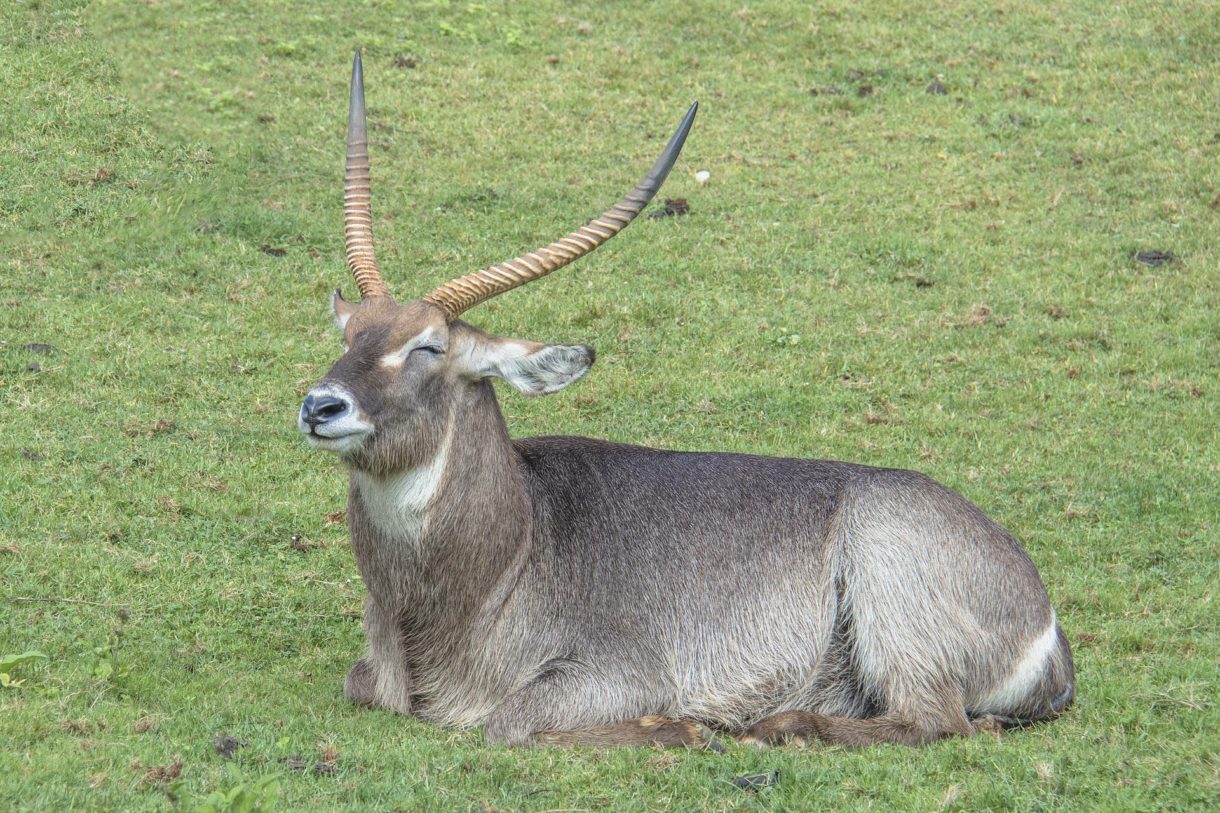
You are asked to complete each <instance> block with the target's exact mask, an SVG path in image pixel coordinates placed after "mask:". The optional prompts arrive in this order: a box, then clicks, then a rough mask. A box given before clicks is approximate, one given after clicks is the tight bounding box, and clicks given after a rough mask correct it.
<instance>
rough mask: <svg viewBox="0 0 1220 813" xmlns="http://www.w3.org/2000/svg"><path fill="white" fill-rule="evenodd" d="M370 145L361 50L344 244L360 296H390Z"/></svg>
mask: <svg viewBox="0 0 1220 813" xmlns="http://www.w3.org/2000/svg"><path fill="white" fill-rule="evenodd" d="M369 198H370V192H369V145H368V136H367V134H366V130H365V125H364V71H363V70H362V68H361V66H360V51H359V49H357V51H356V60H355V62H353V63H352V95H351V100H350V101H349V103H348V109H347V160H346V162H345V164H344V171H343V247H344V250H345V251H346V252H347V267H348V268H350V269H351V270H352V275H353V276H354V277H355V278H356V287H358V288H359V289H360V298H361V299H367V298H368V297H370V296H389V295H390V289H389V288H387V287H386V284H385V282H384V281H383V280H382V279H381V272H380V271H379V270H377V258H376V257H374V256H373V213H372V210H371V209H370V208H369Z"/></svg>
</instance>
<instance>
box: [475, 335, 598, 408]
mask: <svg viewBox="0 0 1220 813" xmlns="http://www.w3.org/2000/svg"><path fill="white" fill-rule="evenodd" d="M471 361H472V362H473V364H472V367H473V368H474V369H475V370H477V375H478V377H479V378H486V377H487V376H491V375H496V376H499V377H500V378H503V379H504V380H505V381H507V382H508V383H509V384H512V385H513V386H514V387H516V388H517V389H518V390H520V391H521V392H523V393H525V394H526V395H548V394H550V393H552V392H558V391H559V390H561V389H563V388H564V387H566V386H568V385H569V384H571V383H572V382H574V381H579V380H580V379H581V378H582V377H583V376H584V374H585V373H587V372H589V368H590V367H592V366H593V350H592V348H589V347H586V346H584V345H580V344H544V345H536V344H535V345H526V344H521V343H519V342H511V341H502V342H489V343H487V344H483V345H482V346H481V347H479V348H478V349H475V350H473V352H472V358H471Z"/></svg>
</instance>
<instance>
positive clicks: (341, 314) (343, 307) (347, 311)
mask: <svg viewBox="0 0 1220 813" xmlns="http://www.w3.org/2000/svg"><path fill="white" fill-rule="evenodd" d="M330 312H331V315H332V316H334V317H335V324H336V325H338V326H339V330H346V329H347V320H348V319H351V318H352V314H353V313H355V312H356V311H355V309H354V308H353V307H352V306H351V304H350V303H348V302H345V301H343V300H342V298H341V297H340V296H339V290H338V289H337V288H336V289H335V292H334V293H332V294H331V295H330Z"/></svg>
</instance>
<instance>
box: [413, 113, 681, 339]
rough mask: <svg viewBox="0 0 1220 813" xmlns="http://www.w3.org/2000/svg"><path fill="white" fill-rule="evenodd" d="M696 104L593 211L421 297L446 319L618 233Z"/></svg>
mask: <svg viewBox="0 0 1220 813" xmlns="http://www.w3.org/2000/svg"><path fill="white" fill-rule="evenodd" d="M698 109H699V103H698V102H695V103H694V104H692V105H691V106H690V110H688V111H687V112H686V116H685V117H684V118H683V119H682V123H681V124H679V125H678V129H677V130H676V131H675V132H674V134H673V137H672V138H670V139H669V143H668V144H666V145H665V150H664V151H663V152H662V153H661V157H660V158H658V159H657V161H656V163H655V164H653V165H652V169H650V170H649V171H648V174H647V175H645V176H644V179H643V180H642V181H640V182H639V183H638V184H636V187H635V189H632V190H631V191H630V192H628V193H627V194H626V195H625V196H624V197H623V198H622V199H621V200H620V201H619V202H618V203H616V204H614V205H613V206H611V207H610V208H609V209H607V210H606V211H604V212H602V214H601V215H600V216H599V217H596V218H594V219H593V220H591V221H589V223H588V224H587V225H584V226H581V227H580V228H579V229H577V230H576V231H574V232H571V233H569V234H568V235H567V236H565V237H561V238H559V239H558V240H556V241H555V242H554V243H551V244H550V245H547V246H544V247H542V248H540V249H538V250H537V251H534V252H531V253H529V254H523V255H522V256H520V257H516V258H514V259H512V260H509V261H508V262H505V263H501V264H500V265H493V266H491V267H490V268H484V269H483V270H482V271H476V272H474V273H473V274H467V275H466V276H464V277H459V278H457V279H455V280H452V281H451V282H447V283H445V284H444V285H442V286H441V287H439V288H437V289H436V290H435V291H433V292H432V293H430V294H428V295H427V296H425V297H424V299H425V300H426V301H428V302H431V303H432V304H434V305H437V306H439V307H440V308H442V309H444V311H445V313H446V315H447V316H448V318H449V319H450V320H453V319H456V318H457V317H458V315H459V314H461V313H463V312H465V311H467V310H469V309H471V308H473V307H474V306H475V305H478V304H479V303H481V302H486V301H487V300H489V299H491V298H492V297H493V296H497V295H499V294H502V293H504V292H505V291H509V290H512V289H513V288H516V287H517V286H519V285H524V284H525V283H527V282H532V281H533V280H536V279H538V278H539V277H544V276H546V275H547V274H549V273H551V272H552V271H555V270H556V269H559V268H562V267H563V266H565V265H567V264H568V263H570V262H572V261H573V260H578V259H580V258H581V257H583V256H585V255H586V254H588V253H589V252H590V251H593V249H595V248H597V247H598V246H600V245H601V244H602V243H604V242H606V241H607V240H609V239H610V238H611V237H613V236H614V235H616V234H618V233H619V232H620V231H622V230H623V229H624V228H626V227H627V224H628V223H630V222H631V221H632V220H634V219H635V216H636V215H638V214H639V213H640V212H641V211H643V209H644V207H645V206H647V205H648V202H649V201H651V200H652V198H653V196H654V195H656V193H657V190H659V189H660V188H661V184H663V183H664V182H665V177H666V176H667V175H669V170H670V169H671V168H672V167H673V165H674V161H676V160H677V159H678V153H680V152H681V151H682V145H683V143H685V141H686V134H687V133H689V132H690V128H691V124H692V123H693V122H694V120H695V111H696V110H698Z"/></svg>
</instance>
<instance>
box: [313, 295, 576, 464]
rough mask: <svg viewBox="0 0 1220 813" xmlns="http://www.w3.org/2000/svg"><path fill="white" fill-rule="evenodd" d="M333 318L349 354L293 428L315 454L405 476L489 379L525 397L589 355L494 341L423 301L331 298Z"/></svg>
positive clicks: (556, 385)
mask: <svg viewBox="0 0 1220 813" xmlns="http://www.w3.org/2000/svg"><path fill="white" fill-rule="evenodd" d="M332 308H333V310H334V315H335V320H336V322H337V323H338V324H339V326H340V328H341V329H342V331H343V336H344V345H345V347H346V350H345V352H344V354H343V356H342V357H340V358H339V360H338V361H336V362H335V364H334V365H333V366H332V367H331V369H330V371H329V372H328V373H327V374H326V377H325V378H323V379H322V380H321V381H320V382H318V384H317V385H315V386H314V387H313V388H312V389H311V390H310V391H309V393H308V394H307V395H306V396H305V401H304V402H303V403H302V404H301V411H300V414H299V415H298V417H297V428H298V429H300V431H301V433H302V434H304V435H305V437H306V438H307V439H308V440H309V442H310V444H311V445H313V446H314V447H315V448H318V449H323V450H325V451H333V452H337V453H339V454H340V455H341V456H342V457H343V458H344V459H345V460H347V461H348V462H349V463H350V464H352V465H354V466H356V467H358V468H361V469H368V470H372V471H379V472H385V471H391V470H403V469H408V468H411V467H413V466H416V465H419V464H420V463H424V462H427V461H428V460H430V459H431V456H432V454H433V452H434V450H435V449H436V448H437V447H438V446H439V445H440V444H441V442H442V439H443V438H444V436H445V433H446V431H447V429H448V427H449V425H450V423H451V422H452V420H453V416H454V414H455V412H456V411H457V410H459V409H460V408H461V407H462V405H463V404H465V403H468V402H469V401H470V399H471V397H472V394H473V389H474V388H475V387H477V386H478V385H479V384H480V383H481V382H483V381H484V380H486V379H488V378H492V377H499V378H502V379H504V380H505V381H508V382H509V383H510V384H512V385H513V386H514V387H516V388H517V389H518V390H520V391H521V392H523V393H525V394H526V395H544V394H547V393H551V392H556V391H558V390H560V389H563V388H564V387H566V386H567V385H568V384H571V383H572V382H574V381H576V380H578V379H580V378H581V377H582V376H584V374H585V373H586V372H588V371H589V367H590V366H591V365H592V364H593V358H594V353H593V348H591V347H588V346H585V345H546V344H538V343H537V342H528V341H522V340H517V339H507V338H503V337H499V336H492V335H489V334H487V333H484V332H483V331H481V330H479V329H478V328H475V327H473V326H471V325H468V324H466V323H465V322H461V321H453V322H450V321H449V320H448V319H447V318H446V314H445V312H444V310H443V309H442V308H440V307H438V306H436V305H433V304H431V303H430V302H426V301H424V300H417V301H415V302H411V303H408V304H406V305H399V304H398V303H396V302H394V301H393V300H392V299H391V298H390V297H387V296H377V297H369V298H367V299H365V300H363V301H362V302H360V303H358V304H353V303H350V302H347V301H346V300H344V299H343V298H342V297H341V296H339V295H338V292H337V291H336V293H335V296H334V298H333V299H332Z"/></svg>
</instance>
